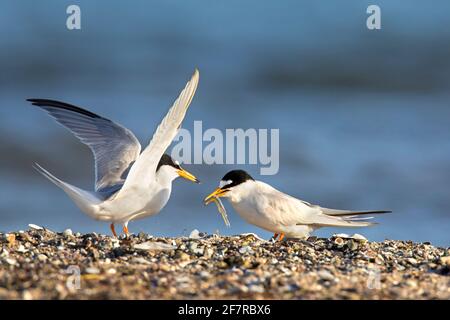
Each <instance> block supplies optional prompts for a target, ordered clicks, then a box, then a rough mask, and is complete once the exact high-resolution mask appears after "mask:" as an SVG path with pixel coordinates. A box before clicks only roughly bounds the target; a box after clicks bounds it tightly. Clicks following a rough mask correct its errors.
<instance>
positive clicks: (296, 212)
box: [204, 170, 391, 240]
mask: <svg viewBox="0 0 450 320" xmlns="http://www.w3.org/2000/svg"><path fill="white" fill-rule="evenodd" d="M216 197H217V198H227V199H228V200H229V201H230V203H231V205H232V207H233V208H234V210H236V212H237V213H238V214H239V215H240V216H241V217H242V218H243V219H244V220H246V221H247V222H248V223H251V224H253V225H255V226H258V227H260V228H262V229H265V230H267V231H270V232H273V233H274V238H275V239H277V238H278V237H279V238H278V239H279V240H283V238H284V237H285V236H286V237H288V238H307V237H309V235H310V234H311V232H312V231H314V230H316V229H319V228H322V227H353V228H355V227H368V226H371V225H374V224H375V223H373V222H368V221H364V220H368V219H372V218H373V217H370V216H367V215H371V214H380V213H388V212H391V211H385V210H376V211H350V210H336V209H328V208H323V207H320V206H318V205H313V204H310V203H308V202H305V201H302V200H300V199H297V198H294V197H291V196H289V195H287V194H285V193H283V192H281V191H278V190H277V189H275V188H273V187H271V186H270V185H268V184H267V183H264V182H261V181H257V180H255V179H253V178H252V177H251V176H250V175H249V174H248V173H247V172H245V171H243V170H233V171H230V172H228V173H227V174H226V175H225V176H224V177H223V178H222V180H221V181H220V184H219V187H218V188H217V189H216V190H214V191H213V192H212V193H211V194H210V195H208V196H207V197H206V198H205V199H204V202H205V204H208V203H210V202H211V201H213V200H214V198H216Z"/></svg>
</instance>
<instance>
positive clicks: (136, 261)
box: [131, 257, 150, 264]
mask: <svg viewBox="0 0 450 320" xmlns="http://www.w3.org/2000/svg"><path fill="white" fill-rule="evenodd" d="M131 263H137V264H150V262H149V261H148V260H145V259H144V258H142V257H136V258H133V259H131Z"/></svg>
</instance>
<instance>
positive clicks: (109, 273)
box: [0, 225, 450, 300]
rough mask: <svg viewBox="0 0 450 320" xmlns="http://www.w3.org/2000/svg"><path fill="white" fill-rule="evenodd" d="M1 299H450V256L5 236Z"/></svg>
mask: <svg viewBox="0 0 450 320" xmlns="http://www.w3.org/2000/svg"><path fill="white" fill-rule="evenodd" d="M0 299H25V300H33V299H450V248H440V247H435V246H433V245H431V244H430V243H413V242H411V241H394V240H385V241H383V242H370V241H367V240H366V239H364V237H360V236H353V237H352V236H347V235H334V236H332V237H330V238H329V239H323V238H315V237H311V238H309V239H308V240H285V241H282V242H275V241H273V240H267V239H261V238H259V237H258V236H257V235H254V234H246V235H237V236H226V237H225V236H219V235H207V234H203V233H201V232H198V231H196V230H194V231H193V232H192V233H191V235H190V236H189V237H178V238H161V237H153V236H150V235H147V234H144V233H140V234H138V235H131V236H129V237H128V238H123V237H121V238H120V239H115V238H113V237H111V236H107V235H100V234H96V233H90V234H80V233H74V232H72V231H71V230H65V231H64V232H54V231H51V230H48V229H46V228H43V227H40V226H36V225H30V229H29V230H27V231H18V232H12V233H7V234H5V233H0Z"/></svg>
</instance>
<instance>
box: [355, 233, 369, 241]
mask: <svg viewBox="0 0 450 320" xmlns="http://www.w3.org/2000/svg"><path fill="white" fill-rule="evenodd" d="M351 238H352V239H355V240H359V241H367V238H366V237H364V236H363V235H361V234H359V233H355V234H353V235H352V236H351Z"/></svg>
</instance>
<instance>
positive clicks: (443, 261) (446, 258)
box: [439, 256, 450, 267]
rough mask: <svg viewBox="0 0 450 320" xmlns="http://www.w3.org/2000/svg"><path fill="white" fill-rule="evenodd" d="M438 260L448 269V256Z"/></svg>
mask: <svg viewBox="0 0 450 320" xmlns="http://www.w3.org/2000/svg"><path fill="white" fill-rule="evenodd" d="M439 260H440V261H441V263H442V264H443V265H444V266H447V267H450V256H446V257H441V258H440V259H439Z"/></svg>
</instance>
